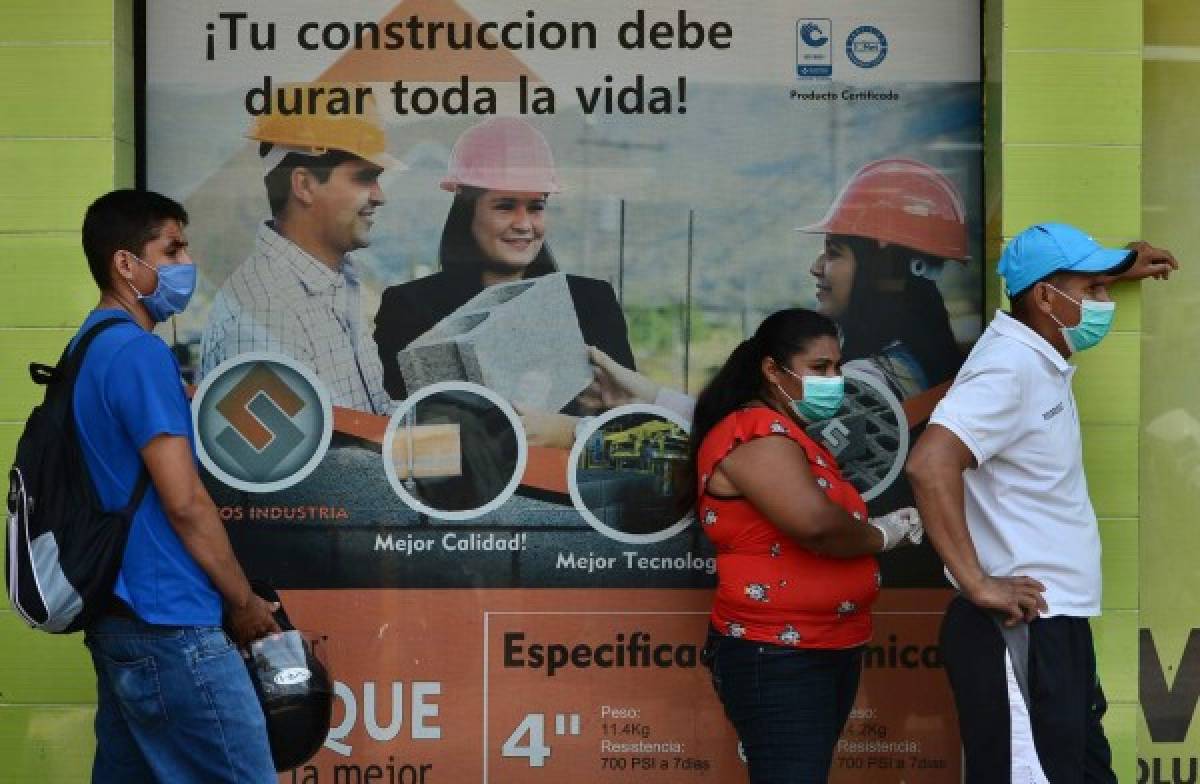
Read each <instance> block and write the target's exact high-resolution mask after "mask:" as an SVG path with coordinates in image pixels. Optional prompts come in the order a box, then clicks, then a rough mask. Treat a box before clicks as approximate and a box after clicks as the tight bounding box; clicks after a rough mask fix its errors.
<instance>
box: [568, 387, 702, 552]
mask: <svg viewBox="0 0 1200 784" xmlns="http://www.w3.org/2000/svg"><path fill="white" fill-rule="evenodd" d="M688 429H689V423H688V422H686V421H685V420H684V419H683V418H682V417H680V416H679V415H678V414H676V413H675V412H674V411H670V410H668V409H665V408H661V407H659V406H649V405H644V404H640V403H634V404H630V405H626V406H619V407H618V408H614V409H612V410H611V411H608V412H606V413H604V414H601V415H600V416H598V417H596V418H595V419H593V420H592V421H591V422H589V423H588V425H587V427H586V428H584V432H583V433H582V434H580V436H579V438H577V439H576V440H575V446H574V447H572V448H571V454H570V457H568V458H567V491H568V492H569V493H570V495H571V502H572V503H573V504H574V505H575V509H576V510H577V511H578V512H579V514H580V515H582V516H583V519H584V520H586V521H587V522H588V524H589V525H591V526H592V528H595V529H596V530H597V531H599V532H600V533H602V534H604V535H605V536H607V537H608V538H609V539H615V540H617V541H618V542H625V543H626V544H653V543H654V542H661V541H664V540H666V539H670V538H671V537H672V536H674V535H675V534H677V533H679V532H680V531H682V530H683V529H685V528H687V527H688V526H689V525H691V523H692V515H690V514H689V515H685V516H680V514H679V511H678V502H677V500H676V492H675V491H676V486H677V485H676V481H675V480H676V474H677V473H678V472H680V471H684V470H686V468H687V455H688Z"/></svg>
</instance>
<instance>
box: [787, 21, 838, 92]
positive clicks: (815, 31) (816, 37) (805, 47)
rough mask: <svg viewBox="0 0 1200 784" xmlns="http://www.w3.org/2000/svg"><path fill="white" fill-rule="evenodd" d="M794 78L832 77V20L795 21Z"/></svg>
mask: <svg viewBox="0 0 1200 784" xmlns="http://www.w3.org/2000/svg"><path fill="white" fill-rule="evenodd" d="M796 78H797V79H831V78H833V22H832V21H831V20H829V19H798V20H797V21H796Z"/></svg>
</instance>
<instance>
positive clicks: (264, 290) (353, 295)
mask: <svg viewBox="0 0 1200 784" xmlns="http://www.w3.org/2000/svg"><path fill="white" fill-rule="evenodd" d="M200 348H201V361H200V373H201V375H202V376H204V375H207V374H208V373H209V372H210V371H211V370H212V369H213V368H215V367H216V366H217V365H219V364H220V363H221V362H223V361H225V360H226V359H228V358H230V357H233V356H237V355H238V354H242V353H245V352H247V351H277V352H279V353H282V354H286V355H288V356H290V357H292V358H294V359H296V360H298V361H300V362H303V363H305V364H306V365H308V366H309V367H311V368H312V369H313V370H314V371H316V374H317V377H318V378H320V379H321V382H322V383H323V384H324V385H325V388H326V389H327V390H328V391H329V396H330V398H331V400H332V401H333V405H335V406H343V407H345V408H352V409H355V410H357V411H368V412H372V413H375V414H386V413H388V412H389V411H390V410H391V408H392V402H391V400H390V399H389V398H388V394H387V392H385V391H384V388H383V366H382V365H381V364H380V361H379V351H378V349H377V348H376V346H375V340H374V339H373V338H372V337H371V334H370V333H369V332H366V331H364V330H363V328H362V318H361V315H360V313H359V280H358V275H357V273H356V272H355V269H354V264H353V263H352V262H351V261H350V259H343V261H342V267H341V270H340V271H338V272H335V271H334V270H332V269H330V268H329V267H328V266H326V265H325V264H322V263H321V262H320V261H318V260H317V259H315V258H313V257H312V256H310V255H309V254H308V253H306V252H304V251H303V250H301V249H300V248H299V247H298V246H297V245H296V244H295V243H293V242H291V241H290V240H288V239H286V238H284V237H283V236H281V235H280V234H279V233H278V232H276V231H275V229H274V228H273V227H272V225H271V223H270V222H266V223H263V224H262V225H260V226H259V227H258V237H257V238H256V240H255V248H254V254H253V255H252V256H250V258H249V259H247V260H246V261H245V262H243V263H242V264H241V265H240V266H239V267H238V268H237V269H236V270H234V272H233V274H232V275H230V276H229V279H228V280H227V281H225V285H223V286H222V287H221V290H220V291H219V292H217V296H216V298H215V299H214V300H213V306H212V310H211V311H210V312H209V315H208V324H207V325H206V326H205V328H204V337H203V339H202V342H201V346H200Z"/></svg>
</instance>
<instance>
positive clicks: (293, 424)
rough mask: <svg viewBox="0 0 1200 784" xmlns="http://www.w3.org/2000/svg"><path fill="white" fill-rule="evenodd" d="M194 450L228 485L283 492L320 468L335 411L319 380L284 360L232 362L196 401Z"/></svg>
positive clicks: (256, 356) (237, 359)
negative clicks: (195, 439)
mask: <svg viewBox="0 0 1200 784" xmlns="http://www.w3.org/2000/svg"><path fill="white" fill-rule="evenodd" d="M195 410H196V413H195V421H196V436H197V446H198V447H199V448H198V450H197V451H199V453H200V459H201V461H202V462H203V463H204V465H205V467H206V468H208V469H209V471H211V472H212V473H213V474H214V475H215V476H216V477H217V478H218V479H221V480H222V481H224V482H225V483H226V484H230V485H233V486H234V487H237V488H239V489H242V490H249V491H251V492H270V491H273V490H280V489H283V488H284V487H287V486H289V485H291V484H294V483H295V482H298V481H300V480H301V479H303V478H304V477H305V476H307V475H308V473H310V472H311V471H312V469H314V468H315V467H316V465H317V463H319V462H320V458H321V456H322V454H323V453H324V450H325V448H326V447H327V446H328V445H329V438H330V435H331V432H332V409H331V408H330V407H329V403H328V398H327V396H326V395H325V394H324V392H323V391H321V389H320V387H319V382H318V381H317V379H316V376H315V375H314V374H313V373H312V372H311V371H310V370H308V369H307V368H305V367H304V366H302V365H300V364H299V363H297V362H295V361H294V360H292V359H291V358H289V357H282V356H278V355H274V354H254V355H242V356H239V357H235V358H234V359H232V360H230V361H229V362H228V363H224V364H222V365H221V366H220V367H218V368H216V369H215V370H214V371H213V372H212V373H210V374H209V376H208V377H206V378H205V379H204V384H202V385H201V388H200V390H199V392H198V393H197V395H196V402H195Z"/></svg>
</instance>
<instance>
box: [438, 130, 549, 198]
mask: <svg viewBox="0 0 1200 784" xmlns="http://www.w3.org/2000/svg"><path fill="white" fill-rule="evenodd" d="M460 185H469V186H471V187H473V188H484V189H485V190H493V191H526V192H536V193H559V192H560V191H562V185H560V184H559V182H558V175H557V173H556V172H555V170H554V156H553V155H551V153H550V145H549V144H546V137H544V136H542V134H541V132H540V131H539V130H538V129H537V128H534V127H533V126H532V125H530V124H529V123H528V122H526V121H525V120H522V119H520V118H517V117H492V118H489V119H487V120H484V121H483V122H481V123H479V124H478V125H476V126H474V127H471V128H468V129H467V130H466V131H464V132H463V135H462V136H459V137H458V141H457V142H455V143H454V150H453V152H451V153H450V164H449V166H448V167H447V170H446V176H445V178H444V179H443V180H442V182H441V186H442V189H443V190H447V191H451V192H453V191H455V190H457V189H458V187H459V186H460Z"/></svg>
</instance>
